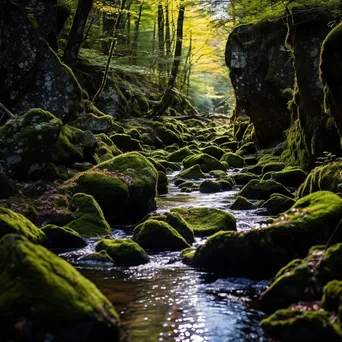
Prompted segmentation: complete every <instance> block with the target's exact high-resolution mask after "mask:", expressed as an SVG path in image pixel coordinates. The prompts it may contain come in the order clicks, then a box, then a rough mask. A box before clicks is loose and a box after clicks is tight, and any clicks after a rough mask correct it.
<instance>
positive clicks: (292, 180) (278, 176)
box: [262, 168, 307, 188]
mask: <svg viewBox="0 0 342 342" xmlns="http://www.w3.org/2000/svg"><path fill="white" fill-rule="evenodd" d="M306 176H307V174H306V172H304V171H303V170H301V169H295V168H285V169H283V170H282V171H277V172H268V173H265V174H264V176H263V178H262V179H263V180H266V179H272V180H274V181H276V182H278V183H280V184H283V185H284V186H285V187H294V188H298V187H299V186H300V185H301V184H302V183H303V182H304V181H305V179H306Z"/></svg>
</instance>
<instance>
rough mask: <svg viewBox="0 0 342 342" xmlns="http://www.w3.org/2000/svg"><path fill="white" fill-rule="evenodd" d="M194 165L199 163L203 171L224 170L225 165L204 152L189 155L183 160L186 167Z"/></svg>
mask: <svg viewBox="0 0 342 342" xmlns="http://www.w3.org/2000/svg"><path fill="white" fill-rule="evenodd" d="M194 165H199V166H200V167H201V170H202V171H203V172H209V171H212V170H223V171H224V170H226V167H225V166H224V165H223V164H222V163H221V162H220V161H219V160H217V159H216V158H214V157H212V156H209V154H205V153H198V154H195V155H191V156H189V157H187V158H185V159H184V160H183V166H184V168H186V169H187V168H189V167H191V166H194Z"/></svg>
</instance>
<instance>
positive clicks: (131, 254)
mask: <svg viewBox="0 0 342 342" xmlns="http://www.w3.org/2000/svg"><path fill="white" fill-rule="evenodd" d="M102 250H104V251H106V252H107V253H108V255H109V256H110V257H111V258H112V259H113V262H114V263H115V264H116V265H119V266H137V265H141V264H146V263H147V262H149V257H148V256H147V254H146V252H145V251H144V249H143V248H141V247H140V246H139V245H138V244H137V243H136V242H134V241H132V240H131V239H126V240H122V239H113V240H109V239H102V240H100V241H99V242H98V243H97V244H96V251H97V252H99V251H102Z"/></svg>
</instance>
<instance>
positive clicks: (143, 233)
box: [133, 219, 189, 250]
mask: <svg viewBox="0 0 342 342" xmlns="http://www.w3.org/2000/svg"><path fill="white" fill-rule="evenodd" d="M133 240H134V241H136V242H137V243H138V244H139V245H141V246H142V247H143V248H148V249H156V250H181V249H184V248H187V247H189V244H188V243H187V242H186V241H185V239H184V238H183V237H182V236H181V235H180V234H179V233H178V232H177V231H176V230H175V229H174V228H172V227H171V226H170V225H169V224H168V223H166V222H163V221H158V220H153V219H149V220H147V221H145V222H144V223H142V224H140V225H139V226H137V227H136V228H135V229H134V231H133Z"/></svg>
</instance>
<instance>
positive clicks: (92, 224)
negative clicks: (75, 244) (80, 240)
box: [67, 193, 111, 238]
mask: <svg viewBox="0 0 342 342" xmlns="http://www.w3.org/2000/svg"><path fill="white" fill-rule="evenodd" d="M70 206H71V208H73V209H75V219H74V220H73V221H71V222H70V223H68V224H67V227H69V228H71V229H73V230H75V231H76V232H77V233H78V234H80V236H82V237H88V238H89V237H96V236H103V235H106V234H110V233H111V229H110V226H109V224H108V222H107V221H106V219H105V218H104V216H103V212H102V209H101V207H100V206H99V205H98V203H97V202H96V201H95V199H94V197H93V196H91V195H87V194H83V193H77V194H75V195H74V197H73V198H72V201H71V203H70Z"/></svg>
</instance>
